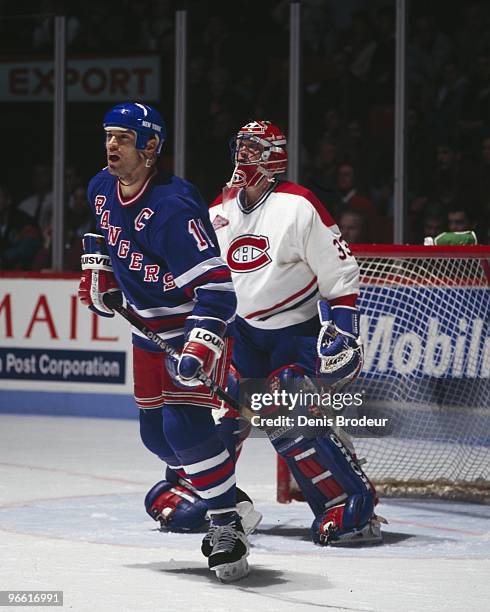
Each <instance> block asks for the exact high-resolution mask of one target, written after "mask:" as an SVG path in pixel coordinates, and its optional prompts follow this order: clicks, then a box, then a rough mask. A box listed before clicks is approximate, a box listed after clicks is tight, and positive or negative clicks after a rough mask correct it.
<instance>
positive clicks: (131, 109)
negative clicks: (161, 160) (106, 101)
mask: <svg viewBox="0 0 490 612" xmlns="http://www.w3.org/2000/svg"><path fill="white" fill-rule="evenodd" d="M103 126H104V129H105V130H107V129H109V128H111V127H114V128H126V129H128V130H133V132H135V133H136V148H137V149H144V148H145V147H146V145H147V143H148V140H149V139H150V138H154V137H157V138H158V146H157V150H156V153H157V155H160V151H161V150H162V145H163V142H164V140H165V138H166V136H167V131H166V129H165V123H164V122H163V119H162V117H161V115H160V113H159V112H158V111H156V110H155V109H154V108H152V107H151V106H148V105H147V104H140V103H139V102H125V103H124V104H116V106H114V107H113V108H111V110H110V111H109V112H108V113H106V115H105V117H104V121H103Z"/></svg>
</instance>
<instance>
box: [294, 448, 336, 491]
mask: <svg viewBox="0 0 490 612" xmlns="http://www.w3.org/2000/svg"><path fill="white" fill-rule="evenodd" d="M300 452H302V451H301V450H299V451H298V452H296V451H295V452H294V453H291V454H292V456H295V455H298V454H299V453H300ZM296 465H297V466H298V469H299V471H300V472H301V473H302V474H303V475H304V476H306V477H307V478H309V479H310V480H311V479H312V478H315V476H319V475H320V474H323V472H326V471H327V470H328V467H324V466H321V465H320V464H319V463H318V461H315V459H311V458H309V457H307V458H306V459H301V460H300V461H298V462H297V464H296ZM315 487H316V488H317V489H319V490H320V491H321V492H322V493H323V495H325V497H327V498H328V499H335V498H336V497H338V496H339V495H342V493H345V491H344V489H343V488H342V487H341V486H340V485H339V483H338V482H337V481H336V480H335V479H334V478H333V477H332V476H329V477H328V478H324V479H323V480H319V481H318V482H317V483H315Z"/></svg>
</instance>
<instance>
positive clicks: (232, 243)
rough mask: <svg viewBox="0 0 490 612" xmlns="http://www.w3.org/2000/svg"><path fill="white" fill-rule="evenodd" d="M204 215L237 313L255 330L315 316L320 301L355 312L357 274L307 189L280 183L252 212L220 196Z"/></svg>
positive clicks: (231, 194) (229, 195) (235, 196)
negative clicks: (233, 293)
mask: <svg viewBox="0 0 490 612" xmlns="http://www.w3.org/2000/svg"><path fill="white" fill-rule="evenodd" d="M224 194H225V195H224V196H219V197H218V198H217V199H216V200H215V201H214V202H213V203H212V204H211V207H210V210H209V214H210V217H211V221H212V223H213V227H214V229H215V231H216V235H217V237H218V241H219V245H220V248H221V253H222V256H223V258H224V259H225V260H226V263H227V264H228V267H229V268H230V269H231V271H232V278H233V284H234V286H235V291H236V294H237V299H238V307H237V314H238V315H239V316H240V317H242V318H243V319H245V320H246V321H247V322H248V323H249V324H250V325H252V326H253V327H257V328H260V329H279V328H282V327H287V326H289V325H295V324H297V323H302V322H304V321H307V320H309V319H311V318H313V317H314V316H315V315H316V314H317V306H316V304H317V301H318V300H319V299H320V298H326V299H327V300H328V301H329V302H330V303H332V301H333V303H334V304H342V303H344V304H346V305H353V304H354V301H355V297H356V296H357V293H358V291H359V269H358V266H357V262H356V260H355V259H354V257H353V256H352V253H351V252H350V250H349V247H348V245H347V243H346V242H345V241H344V240H343V239H342V237H341V235H340V231H339V228H338V227H337V225H336V224H335V221H334V220H333V219H332V218H331V217H330V215H329V214H328V213H327V211H326V210H325V208H324V207H323V205H322V203H321V202H320V201H319V200H318V198H317V197H316V196H315V195H314V194H313V193H312V192H311V191H309V190H308V189H306V188H304V187H301V186H300V185H296V184H294V183H290V182H280V183H277V184H275V185H274V187H271V191H269V192H266V194H265V195H264V196H263V197H262V198H261V199H260V200H259V201H258V202H257V204H256V205H255V206H254V207H253V208H252V209H250V210H245V209H244V208H243V207H242V205H241V203H240V195H241V192H240V191H238V192H237V190H234V191H232V190H229V191H228V192H227V190H225V191H224Z"/></svg>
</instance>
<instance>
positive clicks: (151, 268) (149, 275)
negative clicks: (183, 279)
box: [143, 265, 160, 283]
mask: <svg viewBox="0 0 490 612" xmlns="http://www.w3.org/2000/svg"><path fill="white" fill-rule="evenodd" d="M159 272H160V266H157V265H148V266H145V278H144V279H143V280H144V281H145V282H147V283H156V282H157V281H158V274H159Z"/></svg>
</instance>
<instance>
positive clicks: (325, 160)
mask: <svg viewBox="0 0 490 612" xmlns="http://www.w3.org/2000/svg"><path fill="white" fill-rule="evenodd" d="M337 168H338V160H337V144H336V143H335V142H334V141H333V140H330V139H328V138H327V139H322V140H321V141H320V143H319V144H318V149H317V151H316V155H315V156H314V161H313V168H312V172H311V174H310V176H309V177H308V180H307V187H308V188H309V189H311V190H312V191H313V193H314V194H315V195H316V196H317V197H318V198H319V199H320V200H321V201H322V202H324V203H325V204H326V205H327V206H329V205H330V203H331V202H332V201H333V200H334V198H335V191H336V183H337Z"/></svg>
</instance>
